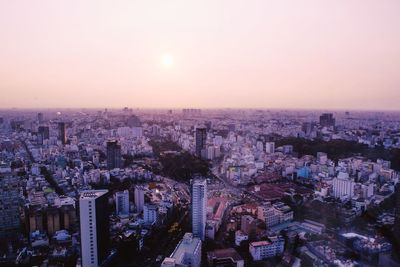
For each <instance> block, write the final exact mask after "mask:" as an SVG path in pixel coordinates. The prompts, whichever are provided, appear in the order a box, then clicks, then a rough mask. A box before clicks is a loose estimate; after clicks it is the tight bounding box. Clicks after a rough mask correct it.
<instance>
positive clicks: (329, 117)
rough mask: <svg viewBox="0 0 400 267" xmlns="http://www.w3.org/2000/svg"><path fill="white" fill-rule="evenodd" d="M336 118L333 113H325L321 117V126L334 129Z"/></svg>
mask: <svg viewBox="0 0 400 267" xmlns="http://www.w3.org/2000/svg"><path fill="white" fill-rule="evenodd" d="M335 122H336V120H335V118H334V117H333V114H332V113H324V114H322V115H321V116H320V117H319V124H320V125H321V126H322V127H333V126H335Z"/></svg>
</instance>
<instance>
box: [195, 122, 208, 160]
mask: <svg viewBox="0 0 400 267" xmlns="http://www.w3.org/2000/svg"><path fill="white" fill-rule="evenodd" d="M195 135H196V136H195V137H196V139H195V140H196V156H197V157H199V158H202V156H204V154H205V149H206V142H207V129H206V128H205V127H201V126H199V127H196V134H195Z"/></svg>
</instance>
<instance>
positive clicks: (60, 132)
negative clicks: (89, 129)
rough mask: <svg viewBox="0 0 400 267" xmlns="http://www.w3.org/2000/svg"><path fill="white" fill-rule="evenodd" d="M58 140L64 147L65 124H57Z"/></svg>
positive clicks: (65, 136) (65, 139)
mask: <svg viewBox="0 0 400 267" xmlns="http://www.w3.org/2000/svg"><path fill="white" fill-rule="evenodd" d="M58 140H60V141H61V144H63V145H65V144H66V143H67V132H66V125H65V122H59V123H58Z"/></svg>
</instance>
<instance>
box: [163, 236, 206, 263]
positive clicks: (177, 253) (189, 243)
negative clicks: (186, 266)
mask: <svg viewBox="0 0 400 267" xmlns="http://www.w3.org/2000/svg"><path fill="white" fill-rule="evenodd" d="M197 246H201V240H200V238H197V237H193V235H192V234H191V233H186V234H185V236H184V237H183V239H182V240H181V241H180V242H179V244H178V245H177V246H176V248H175V250H174V252H172V254H171V256H170V258H173V259H175V262H176V264H181V263H183V262H184V260H185V254H186V253H188V254H192V253H193V252H194V251H195V249H196V247H197Z"/></svg>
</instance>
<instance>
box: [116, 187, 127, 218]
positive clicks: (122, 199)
mask: <svg viewBox="0 0 400 267" xmlns="http://www.w3.org/2000/svg"><path fill="white" fill-rule="evenodd" d="M115 211H116V213H117V215H122V216H124V215H129V191H128V190H124V191H122V192H117V193H115Z"/></svg>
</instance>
